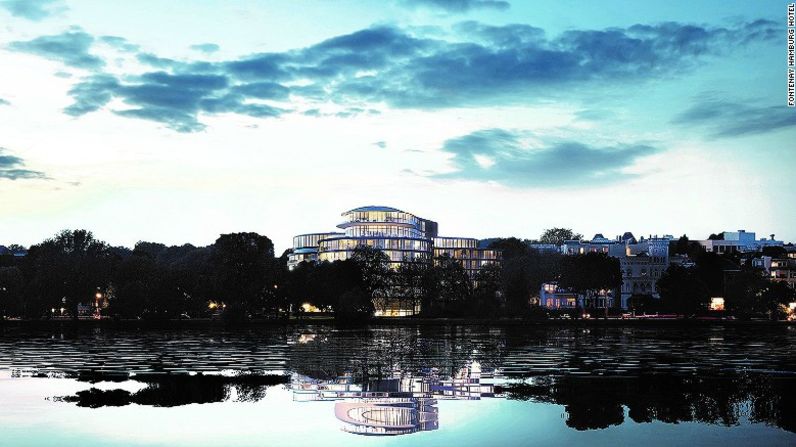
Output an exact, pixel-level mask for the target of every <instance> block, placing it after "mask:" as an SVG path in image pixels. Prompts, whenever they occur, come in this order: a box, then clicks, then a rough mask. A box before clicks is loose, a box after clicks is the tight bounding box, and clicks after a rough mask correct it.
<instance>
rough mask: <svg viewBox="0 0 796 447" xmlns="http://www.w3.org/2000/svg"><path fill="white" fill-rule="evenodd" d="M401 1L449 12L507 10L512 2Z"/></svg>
mask: <svg viewBox="0 0 796 447" xmlns="http://www.w3.org/2000/svg"><path fill="white" fill-rule="evenodd" d="M400 3H402V4H404V5H406V6H409V7H412V8H417V7H421V8H431V9H438V10H443V11H446V12H449V13H463V12H468V11H471V10H473V9H497V10H506V9H509V8H510V7H511V4H509V2H507V1H502V0H401V1H400Z"/></svg>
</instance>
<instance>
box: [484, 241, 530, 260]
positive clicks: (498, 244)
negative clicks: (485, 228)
mask: <svg viewBox="0 0 796 447" xmlns="http://www.w3.org/2000/svg"><path fill="white" fill-rule="evenodd" d="M489 248H490V249H493V250H500V252H501V258H502V259H503V260H509V259H514V258H519V257H522V256H526V255H528V253H529V247H528V243H527V242H526V241H522V240H519V239H517V238H516V237H510V238H500V239H496V240H494V241H492V242H490V243H489Z"/></svg>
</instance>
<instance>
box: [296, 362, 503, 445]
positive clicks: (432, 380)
mask: <svg viewBox="0 0 796 447" xmlns="http://www.w3.org/2000/svg"><path fill="white" fill-rule="evenodd" d="M496 379H497V380H500V379H501V376H500V374H499V373H496V372H495V371H494V370H487V371H483V370H482V369H481V365H480V364H479V363H478V362H475V361H474V362H471V363H470V364H469V365H468V366H466V367H464V368H461V369H460V370H459V371H458V372H457V373H456V374H453V375H452V376H441V375H440V374H439V373H438V371H437V370H436V369H432V370H429V371H428V373H426V374H420V375H417V376H414V375H407V374H403V373H401V372H398V371H396V372H395V377H392V378H386V379H378V380H367V381H363V382H362V383H357V382H356V381H355V379H354V377H353V376H352V375H350V374H347V375H344V376H341V377H338V378H335V379H329V380H319V379H314V378H311V377H308V376H304V375H300V374H294V375H293V377H292V380H291V383H290V388H291V390H292V392H293V400H294V401H297V402H311V401H338V402H336V403H335V406H334V415H335V417H336V418H337V419H338V420H339V421H340V422H341V423H342V430H343V431H345V432H348V433H353V434H359V435H371V436H392V435H406V434H410V433H416V432H420V431H429V430H436V429H438V428H439V416H438V414H439V409H438V408H437V406H436V405H437V400H438V399H466V400H474V399H475V400H477V399H481V398H482V397H494V396H495V385H496V383H495V380H496Z"/></svg>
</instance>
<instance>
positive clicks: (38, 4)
mask: <svg viewBox="0 0 796 447" xmlns="http://www.w3.org/2000/svg"><path fill="white" fill-rule="evenodd" d="M0 8H3V9H5V10H6V11H8V12H9V13H11V15H12V16H14V17H22V18H24V19H28V20H33V21H39V20H43V19H46V18H47V17H50V16H52V15H57V14H61V13H63V12H64V11H66V10H67V7H66V5H65V4H64V2H63V0H0Z"/></svg>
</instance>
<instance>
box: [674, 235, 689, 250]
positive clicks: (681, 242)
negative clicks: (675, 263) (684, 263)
mask: <svg viewBox="0 0 796 447" xmlns="http://www.w3.org/2000/svg"><path fill="white" fill-rule="evenodd" d="M689 245H690V241H689V240H688V236H686V235H682V236H680V238H679V239H677V240H676V241H672V242H670V243H669V251H671V252H672V253H674V254H677V255H685V254H688V246H689Z"/></svg>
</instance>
